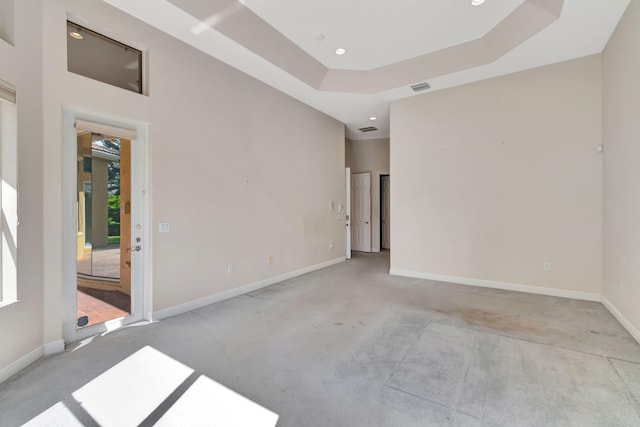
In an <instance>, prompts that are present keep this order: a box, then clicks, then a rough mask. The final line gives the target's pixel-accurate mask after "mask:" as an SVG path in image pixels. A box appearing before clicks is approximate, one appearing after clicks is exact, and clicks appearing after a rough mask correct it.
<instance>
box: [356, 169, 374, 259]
mask: <svg viewBox="0 0 640 427" xmlns="http://www.w3.org/2000/svg"><path fill="white" fill-rule="evenodd" d="M355 175H367V176H368V177H369V203H368V208H369V222H368V223H367V224H368V225H369V239H368V240H369V248H368V249H366V250H360V249H354V250H355V251H357V252H366V253H371V252H372V250H373V247H372V239H371V230H372V229H373V224H371V218H372V210H371V199H372V193H371V188H372V184H373V180H372V176H373V174H372V173H371V172H356V173H352V174H351V178H352V179H353V177H354V176H355ZM351 193H352V194H353V181H352V182H351ZM351 210H352V211H353V203H352V206H351ZM350 228H351V230H352V231H353V215H351V221H350Z"/></svg>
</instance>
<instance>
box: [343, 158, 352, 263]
mask: <svg viewBox="0 0 640 427" xmlns="http://www.w3.org/2000/svg"><path fill="white" fill-rule="evenodd" d="M345 183H346V192H345V194H346V195H347V196H346V198H347V200H346V203H345V213H344V214H345V216H344V219H345V222H344V226H345V230H346V233H345V234H346V245H345V247H346V257H347V259H351V168H346V169H345Z"/></svg>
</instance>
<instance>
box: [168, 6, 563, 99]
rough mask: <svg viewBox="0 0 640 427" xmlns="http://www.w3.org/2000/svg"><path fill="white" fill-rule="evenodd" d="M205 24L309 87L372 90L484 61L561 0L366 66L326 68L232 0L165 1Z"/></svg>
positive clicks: (524, 36)
mask: <svg viewBox="0 0 640 427" xmlns="http://www.w3.org/2000/svg"><path fill="white" fill-rule="evenodd" d="M169 2H170V3H172V4H174V5H175V6H176V7H178V8H180V9H182V10H183V11H185V12H186V13H188V14H189V15H191V16H193V17H194V18H196V19H198V20H199V21H201V23H202V24H201V25H200V26H197V27H194V28H192V32H193V33H195V34H198V33H199V32H203V31H206V30H208V29H209V28H212V29H214V30H215V31H217V32H219V33H221V34H224V35H225V36H226V37H228V38H230V39H231V40H233V41H235V42H236V43H238V44H240V45H242V46H244V47H245V48H247V49H249V50H250V51H252V52H253V53H255V54H257V55H259V56H261V57H262V58H264V59H266V60H267V61H269V62H271V63H272V64H273V65H275V66H277V67H279V68H280V69H282V70H284V71H286V72H287V73H289V74H290V75H292V76H294V77H295V78H297V79H298V80H300V81H302V82H304V83H306V84H307V85H309V86H311V87H312V88H314V89H317V90H320V91H327V92H343V93H357V94H374V93H379V92H383V91H386V90H389V89H394V88H397V87H401V86H407V85H410V84H413V83H416V82H420V81H424V80H429V79H432V78H435V77H439V76H443V75H446V74H451V73H455V72H459V71H463V70H467V69H470V68H474V67H477V66H480V65H485V64H489V63H491V62H493V61H495V60H496V59H498V58H500V57H501V56H503V55H504V54H506V53H507V52H509V51H511V50H512V49H514V48H516V47H517V46H519V45H520V44H522V43H524V42H525V41H526V40H528V39H529V38H531V37H532V36H534V35H535V34H537V33H539V32H540V31H542V30H543V29H545V28H546V27H548V26H549V25H551V24H552V23H553V22H555V21H556V20H557V19H558V18H559V17H560V14H561V12H562V5H563V3H564V0H526V1H525V2H524V3H522V4H521V5H520V6H519V7H518V8H516V9H515V10H514V11H513V12H512V13H511V14H509V15H508V16H507V17H506V18H504V19H503V20H502V21H500V22H499V23H498V24H497V25H496V26H495V27H494V28H492V29H491V30H490V31H489V32H487V33H486V34H485V35H484V36H482V37H480V38H477V39H475V40H470V41H467V42H463V43H460V44H457V45H454V46H451V47H447V48H444V49H440V50H437V51H434V52H429V53H426V54H424V55H420V56H416V57H414V58H410V59H407V60H403V61H399V62H396V63H393V64H389V65H385V66H382V67H378V68H373V69H371V70H343V69H329V68H327V67H325V66H324V65H323V64H322V63H321V62H320V61H318V60H316V59H315V58H314V57H312V56H311V55H310V54H308V53H307V52H306V51H304V50H303V49H302V48H300V47H299V46H298V45H296V44H295V43H293V42H292V41H291V40H289V39H288V38H286V37H285V36H284V35H282V34H281V33H280V32H278V31H277V30H275V29H274V28H273V27H272V26H271V25H269V24H268V23H267V22H265V21H264V20H263V19H262V18H260V17H259V16H258V15H256V14H255V13H254V12H253V11H251V10H250V9H249V8H247V7H246V6H244V5H243V4H242V3H240V2H239V1H237V0H212V1H207V2H202V1H200V0H169Z"/></svg>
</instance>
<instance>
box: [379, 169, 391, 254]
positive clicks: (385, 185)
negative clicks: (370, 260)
mask: <svg viewBox="0 0 640 427" xmlns="http://www.w3.org/2000/svg"><path fill="white" fill-rule="evenodd" d="M380 181H381V182H380V188H381V193H382V198H381V200H380V221H381V226H382V249H391V215H390V209H389V204H390V203H389V201H390V199H391V198H390V195H391V192H390V185H389V184H390V182H389V175H385V176H382V177H381V180H380Z"/></svg>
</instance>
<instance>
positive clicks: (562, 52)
mask: <svg viewBox="0 0 640 427" xmlns="http://www.w3.org/2000/svg"><path fill="white" fill-rule="evenodd" d="M103 1H105V2H106V3H109V4H111V5H113V6H115V7H117V8H119V9H121V10H123V11H125V12H127V13H129V14H131V15H133V16H136V17H137V18H139V19H141V20H142V21H145V22H147V23H149V24H150V25H153V26H155V27H157V28H158V29H160V30H162V31H164V32H166V33H168V34H171V35H173V36H174V37H176V38H178V39H181V40H183V41H184V42H186V43H189V44H191V45H192V46H194V47H195V48H197V49H200V50H202V51H204V52H206V53H208V54H210V55H211V56H213V57H216V58H218V59H220V60H221V61H223V62H225V63H227V64H229V65H231V66H233V67H235V68H237V69H239V70H241V71H243V72H245V73H247V74H249V75H251V76H253V77H255V78H257V79H259V80H261V81H263V82H265V83H266V84H269V85H270V86H273V87H275V88H276V89H279V90H280V91H282V92H284V93H287V94H288V95H290V96H292V97H294V98H297V99H299V100H300V101H302V102H304V103H306V104H309V105H311V106H312V107H314V108H316V109H318V110H320V111H323V112H324V113H326V114H328V115H330V116H332V117H334V118H336V119H338V120H340V121H342V122H343V123H345V125H346V126H347V137H349V138H351V139H368V138H384V137H388V136H389V102H390V101H391V100H394V99H399V98H405V97H408V96H414V95H415V94H414V93H413V91H412V90H411V89H410V88H409V87H408V86H407V85H404V84H403V85H402V86H399V87H393V88H392V89H389V90H385V91H383V92H377V93H372V94H354V93H348V92H340V91H327V90H319V89H317V88H316V87H322V85H316V87H313V86H312V85H310V84H308V81H309V80H308V79H305V81H307V83H305V82H303V81H302V79H300V78H298V77H300V74H297V75H298V77H294V74H296V73H291V72H290V69H288V70H287V71H284V69H283V68H286V67H282V66H281V65H280V64H279V65H278V66H277V65H274V64H273V63H271V62H270V61H269V60H267V59H265V58H264V57H269V55H268V54H267V55H265V53H264V52H265V51H262V52H260V51H259V50H258V49H253V50H250V49H249V48H248V47H245V46H249V45H248V44H247V43H243V44H241V43H238V42H236V41H234V40H232V38H231V37H229V34H230V32H229V31H228V30H227V32H226V33H225V34H223V33H222V32H221V31H224V28H222V29H220V30H219V29H218V24H219V23H220V22H223V21H225V20H227V19H230V17H232V16H233V15H234V14H235V13H238V11H239V10H242V11H243V12H247V10H246V9H248V10H250V12H249V13H250V14H251V12H253V14H255V15H257V16H256V17H255V18H256V19H258V20H259V18H262V19H263V20H264V21H266V23H267V24H269V25H270V26H271V27H272V28H271V27H269V29H271V30H275V31H274V33H275V34H277V33H278V32H279V33H281V34H283V35H284V36H286V38H288V39H289V41H287V40H286V39H283V40H284V41H286V42H288V43H289V44H290V45H291V46H294V48H295V49H298V48H302V49H303V50H304V52H306V54H308V56H309V60H310V61H311V62H314V61H316V62H318V63H319V64H321V66H323V68H324V67H326V69H329V72H334V71H339V70H372V69H375V68H379V67H383V66H387V67H393V66H394V65H398V64H401V63H402V61H405V62H407V63H408V62H409V59H410V58H413V57H416V56H420V55H425V54H429V53H433V52H436V51H440V52H443V51H444V50H445V49H446V48H450V47H452V46H454V47H456V46H462V45H463V44H464V43H465V42H470V41H472V40H476V41H478V40H480V38H482V37H483V36H485V35H487V34H488V33H489V32H490V31H491V30H492V29H495V28H496V27H497V26H498V27H499V26H500V25H499V24H500V23H502V24H504V23H505V22H506V20H507V18H509V17H510V16H513V15H515V14H516V12H518V11H521V12H522V11H525V10H526V11H529V12H528V13H537V11H538V9H540V10H541V11H542V10H543V9H548V8H550V7H549V5H552V4H556V5H558V4H560V5H561V6H562V9H561V10H562V11H561V13H560V15H559V17H555V16H554V17H553V20H552V21H549V22H551V23H550V24H545V26H544V27H543V28H542V29H536V30H535V32H532V34H533V35H531V36H529V35H527V37H528V38H527V39H526V40H524V41H523V42H522V43H520V44H519V45H517V46H516V47H514V48H512V49H511V48H510V50H509V51H508V52H506V53H504V54H503V55H502V56H500V57H499V58H497V59H496V60H493V61H492V62H489V63H487V64H484V65H479V66H473V67H471V68H468V67H467V68H465V67H461V68H460V71H456V70H453V71H451V72H448V74H444V75H437V74H434V75H430V74H429V73H428V72H427V70H426V69H425V75H424V80H427V81H428V82H429V83H430V84H431V86H432V89H431V90H430V91H436V90H441V89H445V88H448V87H453V86H458V85H461V84H465V83H469V82H473V81H478V80H482V79H487V78H491V77H496V76H500V75H504V74H509V73H512V72H517V71H522V70H526V69H530V68H535V67H538V66H543V65H548V64H552V63H556V62H561V61H565V60H569V59H574V58H579V57H582V56H586V55H591V54H596V53H600V52H601V51H602V50H603V49H604V47H605V45H606V42H607V41H608V39H609V37H610V35H611V33H612V32H613V30H614V29H615V26H616V25H617V23H618V21H619V20H620V18H621V16H622V14H623V13H624V10H625V9H626V7H627V6H628V4H629V1H630V0H564V2H562V0H486V2H485V4H484V5H482V6H476V7H473V6H471V5H470V0H350V1H348V2H345V1H344V0H305V1H300V0H269V1H267V0H239V1H241V3H237V2H236V0H209V2H202V1H195V0H177V1H176V0H173V1H174V3H175V4H181V3H182V4H187V5H189V6H193V7H198V8H202V7H203V4H205V5H209V4H215V5H216V6H217V7H218V9H217V10H218V12H217V13H212V14H206V16H204V15H203V16H201V19H197V18H195V17H194V16H192V15H190V14H189V13H187V12H185V11H184V10H182V9H181V8H179V7H177V6H176V5H175V4H173V3H170V2H169V1H167V0H137V1H130V0H103ZM524 3H528V4H524ZM194 5H195V6H194ZM524 6H532V7H530V8H529V9H523V7H524ZM185 9H188V8H187V7H185ZM189 10H191V9H189ZM212 10H213V9H212ZM220 11H222V12H220ZM253 14H252V15H253ZM194 15H195V14H194ZM258 17H259V18H258ZM531 18H532V21H533V20H534V18H537V16H534V15H533V14H532V16H531ZM223 23H224V22H223ZM97 24H99V23H97ZM503 26H504V25H503ZM232 30H236V31H237V30H245V29H237V28H235V29H233V27H232ZM319 34H322V35H324V39H323V40H321V41H318V38H319V37H318V36H319ZM278 35H279V34H278ZM112 36H113V35H112ZM242 36H244V35H242ZM234 37H235V36H234ZM236 38H237V39H238V40H240V36H238V37H236ZM276 40H277V37H276ZM240 41H241V42H242V41H243V40H240ZM132 42H134V44H135V41H132ZM291 42H293V43H291ZM280 43H281V44H283V48H284V47H286V46H284V44H286V43H282V40H281V41H280ZM296 45H297V46H296ZM249 47H252V46H249ZM271 47H272V48H273V46H271ZM338 47H343V48H345V49H347V53H346V54H345V55H342V56H338V55H336V54H335V50H336V49H337V48H338ZM254 51H258V52H260V54H258V53H254ZM304 52H302V53H303V54H304ZM274 62H276V61H274ZM326 69H325V70H326ZM416 71H417V72H418V74H419V72H420V69H418V70H416V69H415V68H414V69H413V70H412V72H413V73H414V74H415V73H416ZM419 81H422V78H421V79H420V80H416V81H415V82H414V83H417V82H419ZM332 90H335V89H332ZM344 90H346V91H349V88H348V87H347V88H345V89H344ZM353 92H356V91H353ZM422 93H425V92H422ZM370 116H376V117H377V118H378V119H377V120H376V121H375V122H371V121H369V119H368V118H369V117H370ZM371 125H374V126H376V127H378V128H379V129H380V130H379V131H377V132H371V133H367V134H363V133H361V132H360V131H358V130H357V129H358V128H360V127H365V126H371Z"/></svg>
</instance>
